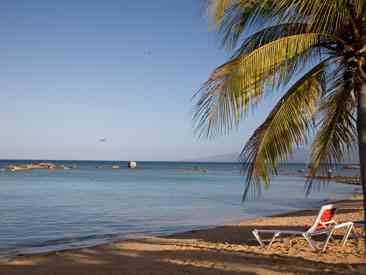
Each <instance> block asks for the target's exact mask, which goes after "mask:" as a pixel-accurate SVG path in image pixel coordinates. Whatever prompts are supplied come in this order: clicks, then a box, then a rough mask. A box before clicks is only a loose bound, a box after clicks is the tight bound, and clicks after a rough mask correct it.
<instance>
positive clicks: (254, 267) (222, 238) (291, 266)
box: [0, 197, 366, 275]
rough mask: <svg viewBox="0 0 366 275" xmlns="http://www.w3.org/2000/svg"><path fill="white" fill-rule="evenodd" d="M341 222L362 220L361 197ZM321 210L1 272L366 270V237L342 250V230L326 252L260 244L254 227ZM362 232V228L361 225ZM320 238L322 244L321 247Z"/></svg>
mask: <svg viewBox="0 0 366 275" xmlns="http://www.w3.org/2000/svg"><path fill="white" fill-rule="evenodd" d="M337 207H338V211H337V215H336V220H337V221H338V222H342V221H349V220H361V219H362V215H363V214H362V205H361V200H360V198H359V197H354V198H352V199H349V200H344V201H340V202H337ZM317 210H318V209H312V210H304V211H298V212H293V213H287V214H282V215H276V216H272V217H265V218H258V219H253V220H249V221H243V222H241V223H239V224H232V225H225V226H219V227H216V228H213V229H206V230H196V231H190V232H185V233H180V234H174V235H171V236H165V237H148V236H145V237H143V238H136V239H129V240H125V241H119V242H115V243H110V244H106V245H100V246H96V247H92V248H84V249H77V250H69V251H62V252H52V253H46V254H38V255H18V256H16V257H14V258H3V259H1V261H0V274H78V275H82V274H131V275H132V274H136V275H137V274H141V275H142V274H144V275H146V274H152V275H155V274H156V275H162V274H170V275H174V274H224V275H226V274H227V275H228V274H320V273H321V274H366V258H365V256H364V255H363V253H364V251H363V249H364V248H363V247H364V246H363V238H361V237H358V238H356V239H355V238H352V239H350V240H349V241H348V243H347V245H346V247H345V248H343V249H342V248H340V241H341V234H342V232H338V234H336V239H335V240H334V241H333V242H332V243H331V244H330V246H329V249H328V250H327V252H326V253H322V252H312V251H311V250H310V249H309V247H308V246H307V245H306V243H305V241H304V240H301V239H299V238H295V239H294V238H292V239H291V240H292V242H291V245H290V238H284V239H281V240H280V241H278V242H276V243H274V244H273V246H272V247H271V248H270V249H262V248H260V247H258V245H257V243H256V242H255V240H254V238H253V237H252V235H251V233H250V232H251V230H252V229H253V228H283V229H300V228H303V226H306V225H309V224H311V222H312V220H313V219H314V216H315V215H316V213H317ZM356 230H357V233H358V234H362V231H363V230H362V229H361V228H357V229H356ZM321 241H322V240H321V239H319V240H318V244H319V245H321Z"/></svg>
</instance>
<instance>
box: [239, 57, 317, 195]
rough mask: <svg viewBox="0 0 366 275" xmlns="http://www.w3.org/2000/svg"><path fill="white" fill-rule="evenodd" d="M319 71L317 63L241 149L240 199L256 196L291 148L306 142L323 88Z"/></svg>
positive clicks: (292, 88)
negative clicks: (242, 184) (243, 185)
mask: <svg viewBox="0 0 366 275" xmlns="http://www.w3.org/2000/svg"><path fill="white" fill-rule="evenodd" d="M322 69H323V63H320V64H318V65H317V66H315V67H314V68H313V69H311V70H310V71H309V72H308V73H306V74H305V75H304V76H303V77H302V78H300V79H299V80H298V81H297V82H295V83H294V84H293V85H292V86H291V87H290V89H289V90H288V91H287V92H286V93H285V95H284V96H283V97H282V98H281V100H280V101H279V102H278V103H277V105H276V106H275V107H274V109H273V110H272V112H271V113H270V114H269V116H268V117H267V118H266V120H265V121H264V123H263V124H262V125H261V126H259V127H258V128H257V130H256V131H255V132H254V134H253V135H252V136H251V138H250V139H249V141H248V142H247V143H246V145H245V146H244V148H243V150H242V152H241V155H240V160H241V162H243V172H244V173H245V174H246V188H245V191H244V194H243V199H244V198H246V197H247V196H248V194H249V191H250V190H252V192H253V193H252V194H253V195H255V194H258V192H257V191H258V190H260V182H264V183H265V184H268V183H269V178H270V175H271V174H276V173H277V170H276V169H277V164H278V162H281V161H284V160H286V159H287V157H288V156H289V155H291V153H292V150H293V147H294V146H300V145H302V144H304V143H306V142H307V136H308V134H309V133H310V130H311V128H312V120H313V118H314V114H315V113H316V107H317V102H318V100H319V98H320V95H321V88H322V86H323V85H322V84H321V83H320V81H319V80H321V77H320V76H321V75H322ZM319 77H320V78H319Z"/></svg>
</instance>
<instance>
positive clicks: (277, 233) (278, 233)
mask: <svg viewBox="0 0 366 275" xmlns="http://www.w3.org/2000/svg"><path fill="white" fill-rule="evenodd" d="M279 235H280V232H276V233H275V234H274V235H273V238H272V240H271V241H270V242H269V245H268V247H267V248H270V247H271V245H272V243H273V242H274V240H275V239H276V238H277V237H278V236H279Z"/></svg>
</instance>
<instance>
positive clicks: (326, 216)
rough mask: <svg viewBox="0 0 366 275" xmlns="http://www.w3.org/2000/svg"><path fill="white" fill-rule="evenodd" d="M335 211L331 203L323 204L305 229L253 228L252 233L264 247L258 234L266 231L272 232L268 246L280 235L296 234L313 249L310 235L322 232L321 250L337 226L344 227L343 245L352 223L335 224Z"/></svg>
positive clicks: (314, 247)
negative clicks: (312, 221) (324, 237)
mask: <svg viewBox="0 0 366 275" xmlns="http://www.w3.org/2000/svg"><path fill="white" fill-rule="evenodd" d="M335 212H336V208H335V207H334V205H333V204H327V205H323V206H322V207H321V208H320V210H319V214H318V216H317V217H316V219H315V221H314V223H313V225H312V226H310V227H309V228H308V229H307V230H305V231H300V230H268V229H263V230H262V229H259V230H258V229H255V230H253V231H252V233H253V235H254V237H255V238H256V240H257V241H258V243H259V244H260V246H261V247H264V246H265V245H264V241H263V240H262V239H261V237H260V235H259V234H260V233H267V234H273V236H272V239H271V240H270V242H269V245H268V248H269V247H271V245H272V243H273V242H274V241H275V239H276V238H277V237H279V236H280V235H298V236H302V237H303V238H304V239H305V240H306V241H307V242H308V244H309V246H310V247H311V249H313V250H317V247H316V244H315V242H314V241H313V240H312V237H313V236H317V235H323V234H324V235H327V239H326V242H325V245H324V247H323V251H324V250H325V249H326V247H327V245H328V242H329V240H330V239H331V237H332V234H333V232H334V230H336V229H339V228H346V234H345V235H344V237H343V241H342V243H343V246H344V245H345V243H346V242H347V240H348V237H349V235H350V233H351V231H352V229H353V223H352V222H347V223H342V224H337V223H336V222H335V221H334V220H333V217H334V215H335Z"/></svg>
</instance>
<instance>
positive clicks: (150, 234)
mask: <svg viewBox="0 0 366 275" xmlns="http://www.w3.org/2000/svg"><path fill="white" fill-rule="evenodd" d="M340 184H341V183H340ZM359 195H360V194H359V193H358V192H355V191H354V192H352V193H350V194H349V195H347V196H346V197H345V198H343V199H340V200H323V201H321V202H319V203H318V205H316V206H315V205H314V206H310V207H306V208H299V209H297V210H292V211H283V212H278V213H274V214H269V215H263V216H255V217H248V218H244V219H243V218H240V219H233V220H232V222H225V223H223V224H213V225H206V226H197V227H196V228H192V229H187V230H182V231H175V232H167V233H165V234H164V233H161V232H159V233H153V232H146V233H127V234H125V235H124V234H123V233H121V234H117V233H116V234H115V235H116V237H110V239H106V240H103V239H100V241H98V239H94V241H95V244H86V245H80V246H75V243H70V247H65V248H60V249H47V247H42V246H41V245H36V246H34V247H24V248H19V249H17V248H15V249H14V250H15V251H16V250H19V252H15V253H6V252H5V253H4V254H0V260H3V259H12V258H16V257H22V256H42V255H49V254H53V253H62V252H72V251H77V250H82V249H92V248H98V247H100V246H105V245H109V244H114V243H119V242H124V241H129V240H138V239H144V238H169V237H174V236H176V235H183V234H190V233H195V232H199V231H211V230H215V229H218V228H221V227H225V226H238V225H240V224H245V223H249V222H253V221H256V220H259V219H267V218H275V217H280V216H286V215H296V214H299V213H302V212H304V211H310V210H318V209H319V207H320V206H321V205H322V204H325V203H333V204H337V203H342V202H344V201H348V200H352V198H353V197H355V196H359ZM111 235H113V234H106V236H111ZM118 235H120V237H117V236H118ZM122 235H123V236H122ZM80 238H82V236H81V237H80ZM52 241H58V240H51V242H52ZM47 242H49V241H47ZM55 246H56V245H55ZM61 246H62V244H61ZM72 246H74V247H72ZM35 247H40V249H39V251H36V249H35ZM42 248H44V249H42ZM22 250H23V251H22ZM32 250H34V251H32ZM27 251H30V252H27Z"/></svg>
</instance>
